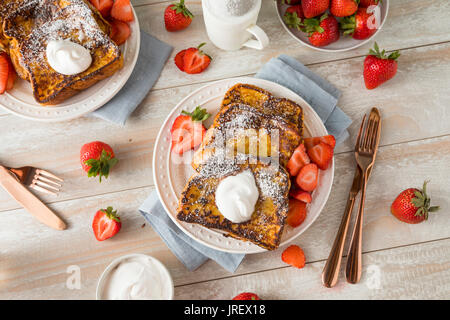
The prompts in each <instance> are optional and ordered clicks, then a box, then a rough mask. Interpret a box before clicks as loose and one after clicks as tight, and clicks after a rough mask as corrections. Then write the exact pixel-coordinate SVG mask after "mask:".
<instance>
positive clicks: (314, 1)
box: [302, 0, 330, 18]
mask: <svg viewBox="0 0 450 320" xmlns="http://www.w3.org/2000/svg"><path fill="white" fill-rule="evenodd" d="M329 7H330V0H302V8H303V13H304V14H305V18H314V17H317V16H318V15H321V14H322V13H324V12H325V11H327V9H328V8H329Z"/></svg>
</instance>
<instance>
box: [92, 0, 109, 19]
mask: <svg viewBox="0 0 450 320" xmlns="http://www.w3.org/2000/svg"><path fill="white" fill-rule="evenodd" d="M89 1H90V2H91V4H92V5H93V6H94V7H95V8H96V9H97V10H98V11H100V14H101V15H102V17H104V18H106V17H108V16H109V14H110V13H111V8H112V6H113V4H114V0H89Z"/></svg>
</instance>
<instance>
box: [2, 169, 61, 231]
mask: <svg viewBox="0 0 450 320" xmlns="http://www.w3.org/2000/svg"><path fill="white" fill-rule="evenodd" d="M0 185H1V186H2V187H3V188H4V189H5V190H6V191H7V192H8V193H9V195H11V197H13V198H14V199H15V200H16V201H17V202H18V203H20V204H21V205H22V206H23V207H24V208H25V209H26V210H27V211H28V212H29V213H31V214H32V215H33V216H34V217H35V218H36V219H38V220H39V221H41V222H42V223H44V224H46V225H48V226H50V227H52V228H54V229H56V230H64V229H65V228H66V224H65V223H64V222H63V221H62V220H61V219H60V218H59V217H58V216H57V215H56V214H55V213H54V212H53V211H51V210H50V209H49V208H48V207H47V206H46V205H45V204H43V203H42V202H41V201H40V200H39V199H38V198H37V197H36V196H35V195H34V194H32V193H31V192H30V191H29V190H28V189H27V188H26V187H25V186H24V185H23V184H21V183H20V182H19V181H18V180H17V179H16V178H15V177H14V176H13V174H12V173H10V172H9V171H8V170H7V169H6V168H5V167H3V166H0Z"/></svg>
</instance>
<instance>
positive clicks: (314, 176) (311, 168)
mask: <svg viewBox="0 0 450 320" xmlns="http://www.w3.org/2000/svg"><path fill="white" fill-rule="evenodd" d="M318 181H319V169H318V168H317V165H316V164H314V163H310V164H307V165H306V166H304V167H303V168H302V169H301V170H300V172H299V174H298V176H297V178H296V179H295V182H296V183H297V185H298V186H299V187H300V188H301V189H302V190H304V191H310V192H311V191H313V190H314V189H315V188H316V187H317V182H318Z"/></svg>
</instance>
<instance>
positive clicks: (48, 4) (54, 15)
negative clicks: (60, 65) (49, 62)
mask: <svg viewBox="0 0 450 320" xmlns="http://www.w3.org/2000/svg"><path fill="white" fill-rule="evenodd" d="M15 15H17V16H25V17H29V19H31V20H32V23H33V25H34V26H33V28H32V30H31V33H30V34H29V35H28V34H26V33H27V31H28V32H29V30H24V29H23V27H21V26H20V25H19V26H17V29H16V30H11V32H14V36H16V37H17V38H19V39H20V38H22V40H24V45H23V47H22V48H23V50H21V53H22V55H23V58H24V59H25V60H27V61H31V62H32V63H43V62H45V61H46V59H45V48H46V45H47V43H48V42H49V41H51V40H65V39H70V40H72V41H75V42H77V43H79V44H81V45H82V46H84V47H85V48H87V49H89V50H92V49H93V48H95V47H98V46H101V45H102V44H104V43H105V42H106V41H109V40H108V38H107V36H106V35H105V33H104V32H103V31H102V30H101V29H100V28H99V25H98V23H97V21H96V19H95V17H94V13H93V11H92V10H91V9H90V7H89V6H88V5H87V3H86V2H85V1H83V0H71V1H70V2H69V4H67V3H65V4H64V3H63V2H62V1H61V3H60V4H55V0H25V1H24V2H23V3H22V4H21V5H20V6H19V7H18V8H17V9H16V10H15V11H14V13H12V14H11V15H10V17H14V16H15ZM25 37H26V39H24V38H25Z"/></svg>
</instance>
